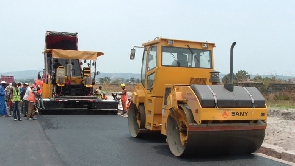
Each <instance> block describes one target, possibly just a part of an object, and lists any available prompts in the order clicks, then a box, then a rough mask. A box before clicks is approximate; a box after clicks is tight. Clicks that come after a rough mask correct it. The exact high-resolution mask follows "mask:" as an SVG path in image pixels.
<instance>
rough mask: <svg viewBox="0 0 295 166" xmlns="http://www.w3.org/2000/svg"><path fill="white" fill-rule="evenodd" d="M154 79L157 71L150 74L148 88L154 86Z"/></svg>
mask: <svg viewBox="0 0 295 166" xmlns="http://www.w3.org/2000/svg"><path fill="white" fill-rule="evenodd" d="M154 79H155V73H153V74H150V75H148V81H147V82H148V88H147V89H148V90H150V89H151V88H152V87H153V84H154Z"/></svg>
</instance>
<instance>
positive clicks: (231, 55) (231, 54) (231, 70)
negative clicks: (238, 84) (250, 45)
mask: <svg viewBox="0 0 295 166" xmlns="http://www.w3.org/2000/svg"><path fill="white" fill-rule="evenodd" d="M235 45H236V42H233V44H232V45H231V47H230V80H229V83H230V84H234V81H233V79H234V73H233V63H234V62H233V50H234V47H235Z"/></svg>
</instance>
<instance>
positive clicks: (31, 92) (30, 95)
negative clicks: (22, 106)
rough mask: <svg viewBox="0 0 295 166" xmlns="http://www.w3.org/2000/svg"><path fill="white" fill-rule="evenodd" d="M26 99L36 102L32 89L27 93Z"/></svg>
mask: <svg viewBox="0 0 295 166" xmlns="http://www.w3.org/2000/svg"><path fill="white" fill-rule="evenodd" d="M27 100H28V101H31V102H34V103H35V102H36V97H35V94H34V93H33V91H30V93H29V95H28V99H27Z"/></svg>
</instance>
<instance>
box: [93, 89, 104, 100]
mask: <svg viewBox="0 0 295 166" xmlns="http://www.w3.org/2000/svg"><path fill="white" fill-rule="evenodd" d="M101 89H102V87H101V86H99V87H98V89H96V90H95V93H94V94H95V96H96V97H97V99H102V90H101Z"/></svg>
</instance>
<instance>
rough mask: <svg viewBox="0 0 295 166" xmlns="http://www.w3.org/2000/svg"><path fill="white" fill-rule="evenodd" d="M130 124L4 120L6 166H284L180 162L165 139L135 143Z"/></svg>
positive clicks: (226, 159)
mask: <svg viewBox="0 0 295 166" xmlns="http://www.w3.org/2000/svg"><path fill="white" fill-rule="evenodd" d="M127 121H128V118H123V117H121V116H118V115H42V116H41V115H39V117H38V120H34V121H28V120H24V119H23V121H13V119H12V118H1V119H0V139H1V143H0V148H1V151H0V161H1V165H5V166H10V165H24V166H26V165H28V166H29V165H30V166H34V165H36V166H38V165H48V166H51V165H54V166H58V165H60V166H68V165H69V166H72V165H73V166H75V165H83V166H84V165H93V166H94V165H95V166H98V165H102V166H104V165H112V166H115V165H118V166H119V165H120V166H121V165H128V166H133V165H140V166H149V165H169V166H174V165H175V166H179V165H188V166H189V165H226V166H228V165H260V166H262V165H265V166H269V165H272V166H274V165H278V166H279V165H285V164H283V163H281V162H278V161H274V160H271V159H268V158H264V157H261V156H258V155H256V154H251V155H246V156H198V157H194V158H177V157H174V156H173V155H172V154H171V152H170V151H169V147H168V145H167V144H166V142H165V137H163V136H161V135H158V134H153V135H151V136H148V137H145V138H142V139H137V138H132V137H131V136H130V134H129V131H128V127H127ZM199 150H201V149H199Z"/></svg>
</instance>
